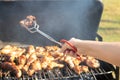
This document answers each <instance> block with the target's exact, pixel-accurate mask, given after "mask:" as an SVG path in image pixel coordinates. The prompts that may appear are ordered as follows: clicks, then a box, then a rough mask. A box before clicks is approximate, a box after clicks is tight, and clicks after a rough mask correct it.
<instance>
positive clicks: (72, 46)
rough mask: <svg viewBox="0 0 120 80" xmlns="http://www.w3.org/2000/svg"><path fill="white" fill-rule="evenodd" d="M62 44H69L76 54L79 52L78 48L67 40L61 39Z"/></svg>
mask: <svg viewBox="0 0 120 80" xmlns="http://www.w3.org/2000/svg"><path fill="white" fill-rule="evenodd" d="M60 42H64V43H66V44H68V45H69V46H70V47H71V48H72V49H71V50H72V51H73V52H74V53H76V52H77V48H76V47H75V46H74V45H73V44H71V43H70V42H69V41H67V40H65V39H61V40H60Z"/></svg>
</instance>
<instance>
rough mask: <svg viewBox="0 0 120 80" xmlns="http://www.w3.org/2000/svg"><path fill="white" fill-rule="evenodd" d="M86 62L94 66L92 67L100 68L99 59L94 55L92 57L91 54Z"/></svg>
mask: <svg viewBox="0 0 120 80" xmlns="http://www.w3.org/2000/svg"><path fill="white" fill-rule="evenodd" d="M86 64H87V65H88V66H89V67H92V68H98V67H99V66H100V63H99V61H98V60H96V59H95V58H94V57H91V56H88V57H87V59H86Z"/></svg>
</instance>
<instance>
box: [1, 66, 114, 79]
mask: <svg viewBox="0 0 120 80" xmlns="http://www.w3.org/2000/svg"><path fill="white" fill-rule="evenodd" d="M89 70H90V71H89V72H87V73H84V72H83V73H81V74H80V75H78V74H76V73H75V72H74V71H73V70H72V69H70V68H69V66H68V65H65V67H64V68H62V69H60V68H55V69H53V70H41V71H38V72H36V73H35V74H34V75H33V76H31V77H30V76H28V75H22V77H21V78H19V79H18V78H16V77H12V76H11V75H10V74H9V73H7V74H6V75H4V76H1V77H0V80H97V78H96V76H100V75H103V76H105V77H106V79H104V80H111V79H110V78H109V77H107V74H111V73H112V71H105V70H104V69H103V68H102V66H101V67H100V68H97V69H93V68H89Z"/></svg>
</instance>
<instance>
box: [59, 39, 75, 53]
mask: <svg viewBox="0 0 120 80" xmlns="http://www.w3.org/2000/svg"><path fill="white" fill-rule="evenodd" d="M74 40H75V38H71V39H70V40H69V41H68V42H69V43H71V44H74ZM66 49H72V47H71V46H70V45H68V44H66V43H64V44H63V45H62V47H61V50H60V51H61V52H64V51H65V50H66Z"/></svg>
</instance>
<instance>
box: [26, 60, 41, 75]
mask: <svg viewBox="0 0 120 80" xmlns="http://www.w3.org/2000/svg"><path fill="white" fill-rule="evenodd" d="M41 69H42V67H41V63H40V60H39V59H36V60H35V61H34V62H33V63H31V64H30V67H29V70H28V75H29V76H32V75H33V74H34V73H35V72H36V71H39V70H41Z"/></svg>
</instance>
